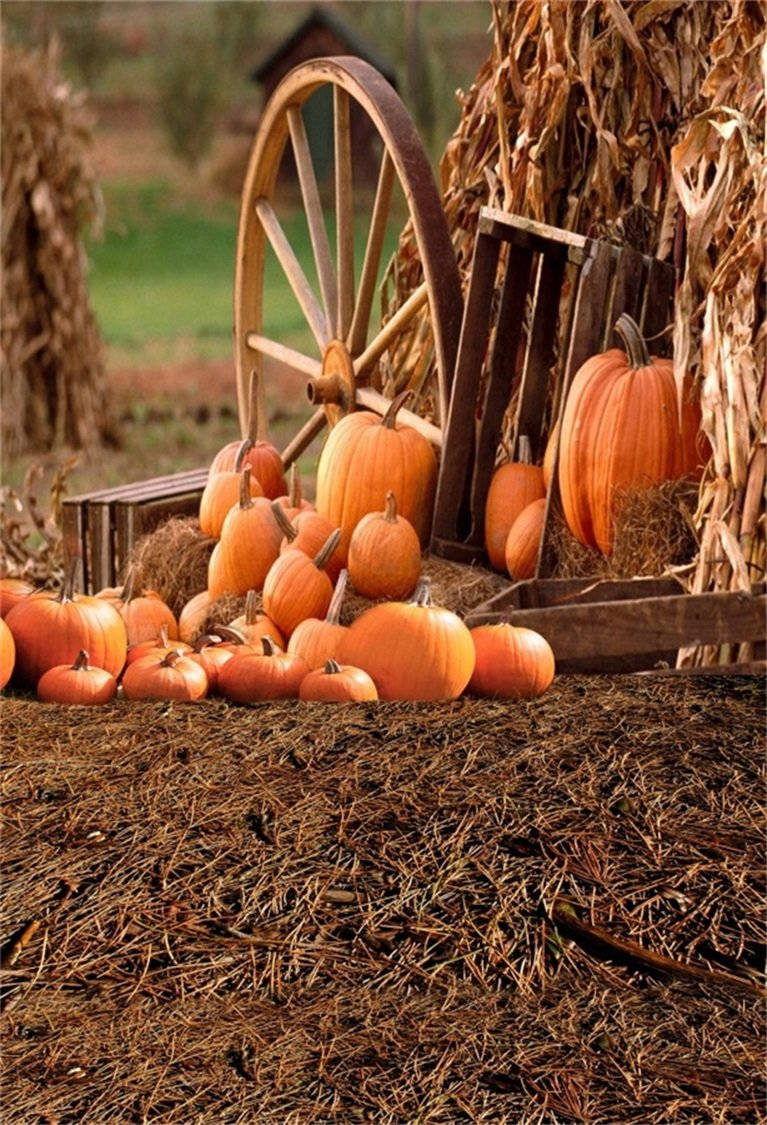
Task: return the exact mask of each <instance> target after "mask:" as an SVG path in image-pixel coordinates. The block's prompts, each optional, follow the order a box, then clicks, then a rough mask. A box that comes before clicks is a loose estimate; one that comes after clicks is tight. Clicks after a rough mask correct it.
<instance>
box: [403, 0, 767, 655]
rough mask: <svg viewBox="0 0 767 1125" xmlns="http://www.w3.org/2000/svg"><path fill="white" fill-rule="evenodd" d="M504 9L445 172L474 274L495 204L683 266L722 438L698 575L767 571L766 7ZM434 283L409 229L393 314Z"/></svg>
mask: <svg viewBox="0 0 767 1125" xmlns="http://www.w3.org/2000/svg"><path fill="white" fill-rule="evenodd" d="M492 11H493V44H492V50H491V52H490V55H489V57H488V59H487V60H486V62H485V63H484V65H483V66H482V67H481V69H480V71H479V73H478V75H477V77H476V80H475V82H474V84H473V86H472V87H471V89H470V90H469V92H468V94H465V95H463V94H460V95H459V98H460V101H461V106H462V113H461V121H460V124H459V126H458V128H457V130H456V132H455V134H454V136H453V137H452V138H451V140H450V141H449V143H448V145H447V147H446V149H445V152H444V155H443V158H442V163H441V169H440V172H441V183H442V189H443V200H444V206H445V213H446V216H447V220H448V225H449V227H450V229H451V231H452V234H453V241H454V245H455V249H456V255H457V258H458V264H459V269H460V272H461V276H462V278H463V283H464V289H465V288H466V286H467V284H468V280H469V274H470V268H471V254H472V250H473V243H474V231H475V226H476V220H477V215H478V212H479V209H480V207H481V206H483V205H485V204H487V205H490V206H496V207H501V208H504V209H506V210H509V211H513V212H516V213H518V214H521V215H525V216H528V217H531V218H534V219H538V220H541V221H544V222H547V223H551V224H553V225H554V226H559V227H563V228H565V229H567V230H574V231H577V232H579V233H581V234H585V235H588V236H592V237H600V238H606V239H609V240H611V241H613V242H616V243H618V244H622V245H623V244H625V245H630V246H633V247H634V248H635V249H637V250H639V251H641V252H644V253H649V254H654V255H656V256H657V257H659V258H661V259H663V260H672V261H673V262H674V263H675V265H676V266H677V268H678V269H679V277H680V289H679V294H678V300H677V304H676V310H675V319H674V325H673V342H674V363H675V369H676V370H677V372H678V374H679V378H680V380H681V376H682V373H683V372H684V371H685V370H690V371H691V373H692V376H693V378H694V380H695V382H696V384H697V385H698V386H699V388H700V391H701V400H702V404H703V411H704V427H705V429H706V432H707V433H708V435H709V437H710V439H711V442H712V448H713V457H712V461H711V465H710V466H709V469H708V472H707V474H706V476H705V478H704V481H703V482H702V485H701V492H700V502H699V505H698V510H697V513H696V530H697V533H698V535H699V537H700V539H701V549H700V553H699V557H698V561H697V562H696V564H694V566H693V567H692V568H691V570H690V572H689V574H688V578H689V582H690V586H691V588H692V589H695V590H700V591H702V590H719V589H722V590H724V589H733V588H734V589H737V588H741V587H743V586H747V585H749V584H750V583H751V582H753V581H756V580H760V579H762V578H763V577H764V567H765V536H766V529H765V512H764V476H765V459H766V457H767V453H766V451H765V414H766V412H767V391H766V390H765V328H764V321H765V300H764V285H763V275H764V246H765V235H766V234H767V231H766V229H765V218H766V207H767V194H766V193H767V186H766V177H767V171H766V169H765V134H764V120H765V73H767V54H766V53H765V38H766V37H765V9H764V7H763V5H760V4H758V3H755V2H748V0H731V2H726V3H725V2H722V3H718V4H700V3H695V2H691V0H623V2H621V0H588V2H586V3H577V4H575V3H568V2H565V0H543V2H540V0H519V2H518V3H504V2H501V0H496V2H495V3H493V6H492ZM420 280H421V278H420V264H419V262H418V257H417V254H416V253H415V252H414V239H413V237H412V232H410V231H408V230H407V229H406V230H405V231H404V232H403V235H402V239H401V243H400V250H399V253H398V255H397V258H396V259H395V261H394V263H393V265H392V267H391V269H390V271H389V273H388V275H387V278H386V284H385V286H384V289H383V305H382V309H383V316H384V318H386V317H387V316H388V315H390V313H391V311H392V310H393V309H394V308H396V307H398V305H399V304H401V303H402V301H403V300H404V299H405V298H406V297H407V296H408V294H409V293H410V292H412V290H413V289H414V288H415V286H416V285H417V284H418V283H419V281H420ZM425 316H426V314H425V313H424V317H425ZM669 329H671V326H669ZM422 330H423V326H422V324H420V323H419V322H416V323H415V324H414V325H413V326H412V328H411V333H412V334H413V335H415V334H416V333H420V332H422ZM411 343H412V340H411V339H410V338H408V337H407V336H405V337H404V338H402V339H401V341H400V345H399V347H400V350H399V353H398V355H397V356H396V357H393V360H392V363H391V370H392V371H393V372H397V385H399V386H402V385H406V384H407V383H409V382H412V367H413V358H414V357H417V356H418V349H417V348H414V349H412V351H410V350H409V349H410V345H411ZM411 357H412V358H411ZM559 375H560V373H559V372H558V371H554V372H553V383H554V384H555V385H554V386H552V388H551V389H552V392H553V393H554V394H556V391H557V387H556V383H557V380H558V378H559ZM423 378H424V373H423V372H421V373H420V374H419V379H420V380H421V381H423ZM509 417H511V412H509ZM740 655H741V656H742V657H744V658H746V657H748V655H749V652H748V651H747V650H746V649H744V650H743V651H742V653H741V654H740ZM722 657H723V659H730V658H731V657H732V654H730V653H726V654H722ZM685 658H686V659H690V658H691V656H690V654H687V655H686V657H685ZM701 658H703V659H706V660H707V661H709V660H711V659H713V658H714V654H712V653H710V652H709V653H706V654H703V655H702V656H701V654H698V656H697V657H696V659H701Z"/></svg>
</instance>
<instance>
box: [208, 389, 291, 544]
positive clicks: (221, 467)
mask: <svg viewBox="0 0 767 1125" xmlns="http://www.w3.org/2000/svg"><path fill="white" fill-rule="evenodd" d="M249 392H250V393H249V410H248V430H247V433H246V435H245V437H246V440H247V441H248V448H247V451H246V452H245V454H244V456H243V458H242V460H241V462H240V464H239V466H238V464H237V455H238V454H239V452H240V449H241V446H242V442H240V441H230V442H229V443H228V444H227V445H225V446H224V448H223V449H220V450H219V451H218V453H217V454H216V456H215V457H214V458H213V461H212V462H211V465H210V470H209V477H210V476H213V475H214V474H215V473H222V472H236V473H239V472H240V471H241V470H242V469H244V468H245V466H246V465H250V468H251V471H252V473H253V477H254V479H255V480H257V481H258V483H259V485H260V486H261V495H263V496H266V497H267V499H269V500H274V499H275V498H276V497H277V496H281V495H282V494H283V493H284V492H287V488H288V484H287V481H286V480H285V472H284V467H283V464H282V456H281V454H280V451H279V449H277V448H276V446H274V445H272V443H271V442H270V441H266V440H265V439H264V438H263V436H262V435H261V433H260V429H261V426H260V422H261V417H260V411H259V409H258V374H257V372H256V371H255V370H253V371H251V373H250V384H249ZM224 514H226V513H224ZM203 530H204V529H203Z"/></svg>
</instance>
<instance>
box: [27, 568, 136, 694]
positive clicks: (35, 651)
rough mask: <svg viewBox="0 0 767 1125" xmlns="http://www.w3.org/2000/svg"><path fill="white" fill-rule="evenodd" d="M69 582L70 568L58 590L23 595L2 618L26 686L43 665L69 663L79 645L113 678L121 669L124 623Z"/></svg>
mask: <svg viewBox="0 0 767 1125" xmlns="http://www.w3.org/2000/svg"><path fill="white" fill-rule="evenodd" d="M73 582H74V571H73V570H72V571H70V574H69V575H68V576H67V579H66V581H65V583H64V585H63V587H62V590H61V593H60V594H55V593H50V592H49V593H40V594H35V595H34V596H33V597H28V598H23V599H22V600H21V601H20V602H18V603H17V604H16V605H15V606H14V607H13V609H11V610H10V611H9V612H8V615H7V616H6V618H5V621H6V624H7V625H8V628H9V629H10V630H11V632H12V633H13V639H14V642H15V645H16V671H17V673H18V676H19V679H20V680H21V681H22V682H23V683H25V684H27V685H29V686H30V687H35V686H36V685H37V681H38V680H39V679H40V677H41V676H42V674H43V672H47V671H48V669H49V668H55V666H56V665H57V664H72V663H74V661H75V660H76V658H77V655H78V653H79V652H80V649H85V651H86V652H88V653H90V661H91V663H92V664H94V665H95V666H96V667H97V668H105V669H106V671H107V672H111V673H112V675H113V676H119V674H120V672H121V671H122V669H123V665H124V664H125V655H126V652H127V648H128V639H127V634H126V632H125V622H124V621H123V619H122V617H120V614H119V613H118V612H117V610H116V609H115V608H114V606H112V605H110V604H109V602H108V601H105V600H104V599H103V598H92V597H87V596H86V595H84V594H76V593H75V592H74V590H73Z"/></svg>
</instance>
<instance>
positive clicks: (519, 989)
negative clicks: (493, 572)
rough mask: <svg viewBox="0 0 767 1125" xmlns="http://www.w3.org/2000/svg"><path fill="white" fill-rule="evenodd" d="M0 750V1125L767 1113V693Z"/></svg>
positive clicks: (428, 711) (652, 681) (77, 739)
mask: <svg viewBox="0 0 767 1125" xmlns="http://www.w3.org/2000/svg"><path fill="white" fill-rule="evenodd" d="M2 734H3V740H4V744H5V747H4V753H5V758H4V760H5V771H4V773H5V777H4V804H3V810H4V826H3V845H4V846H3V853H4V876H3V884H2V889H3V896H4V906H3V919H4V922H3V940H4V957H3V963H4V965H5V966H6V967H5V969H4V971H3V973H2V983H3V1004H4V1011H3V1016H2V1028H3V1051H2V1062H3V1067H4V1111H3V1117H4V1121H5V1122H30V1121H36V1120H41V1121H43V1120H45V1121H58V1122H65V1121H66V1122H69V1121H72V1122H74V1121H89V1122H100V1121H107V1120H120V1121H144V1120H147V1121H158V1122H159V1121H162V1122H182V1121H184V1122H186V1121H217V1122H218V1121H226V1122H230V1121H231V1122H234V1121H249V1122H254V1121H257V1122H259V1125H261V1123H264V1125H272V1123H274V1125H276V1123H278V1122H279V1123H282V1122H296V1123H298V1122H301V1123H303V1122H309V1121H312V1122H326V1121H327V1122H347V1121H356V1120H369V1121H375V1122H392V1123H395V1122H416V1121H417V1122H440V1123H442V1122H444V1123H454V1122H461V1121H482V1122H509V1123H510V1125H511V1123H517V1122H525V1123H528V1122H538V1121H541V1122H543V1121H547V1122H548V1121H551V1122H554V1121H583V1122H591V1123H597V1122H610V1123H614V1122H637V1123H638V1122H642V1123H644V1122H658V1123H660V1122H676V1121H695V1122H700V1121H715V1122H734V1121H749V1122H750V1121H757V1120H762V1119H763V1118H762V1106H763V1104H764V1089H763V1080H762V1077H761V1071H762V1066H761V1063H762V1045H763V1034H764V1027H763V1016H764V1005H763V994H760V987H761V986H760V984H759V982H758V979H757V978H758V969H760V968H761V961H760V949H761V948H762V943H763V918H764V903H763V887H764V877H763V871H762V867H763V862H762V858H763V857H762V853H763V848H762V844H763V838H764V824H763V801H762V796H763V779H762V778H761V776H760V774H761V770H762V765H763V684H762V682H761V681H760V680H758V679H756V678H754V677H746V676H744V677H731V678H722V677H719V678H717V677H708V676H706V677H703V676H699V677H678V676H674V675H666V676H662V675H657V674H651V675H648V676H638V677H630V678H629V677H623V678H620V677H603V678H598V677H569V678H567V677H561V678H558V679H557V680H556V681H555V683H554V685H553V686H552V688H551V690H550V691H549V692H548V693H547V694H546V695H545V696H544V697H543V698H541V699H540V700H537V701H535V702H532V703H527V704H516V705H509V704H507V703H503V702H481V701H478V700H473V699H468V698H466V699H461V700H458V701H456V702H454V703H452V704H447V705H446V704H440V705H427V704H422V705H412V704H387V705H362V704H361V705H357V706H349V707H339V708H335V709H333V710H332V712H331V711H329V710H328V709H327V708H324V707H321V706H312V705H306V704H303V705H300V704H296V703H293V702H288V703H283V704H274V705H261V706H256V707H252V708H244V707H233V706H230V705H227V704H226V703H225V702H222V701H214V700H211V701H207V702H205V703H203V704H200V705H193V706H179V705H169V704H162V703H156V704H155V703H148V704H140V705H139V704H133V705H129V704H126V703H123V702H115V703H114V704H112V705H110V706H108V707H106V708H102V709H99V710H93V711H89V710H85V709H71V708H70V709H67V708H61V707H57V706H43V705H40V704H36V703H35V702H33V701H32V700H30V699H25V698H23V697H21V696H16V697H15V698H9V699H7V700H5V701H4V704H3V729H2ZM555 903H566V904H569V906H570V907H572V909H573V910H574V911H575V916H577V917H578V918H580V919H582V920H583V921H586V922H590V923H591V924H593V925H596V926H599V927H601V928H602V929H603V930H605V931H607V932H609V933H610V934H611V935H612V936H613V937H615V938H622V939H625V940H627V941H630V942H634V943H637V944H638V945H640V946H642V947H643V948H644V949H645V950H649V951H653V952H655V953H657V954H661V955H665V956H667V957H670V958H673V959H675V960H676V961H678V962H682V963H685V964H687V963H689V964H694V965H698V966H703V967H706V968H707V970H710V979H709V980H687V979H684V977H680V976H679V975H678V974H677V973H671V974H658V973H655V972H651V971H649V970H648V969H647V968H646V967H645V968H643V967H642V965H641V963H640V962H637V961H636V960H634V959H632V958H631V957H628V958H623V959H620V958H618V957H617V955H615V954H611V955H610V956H606V951H605V950H604V949H600V948H599V947H593V946H592V947H590V946H589V945H588V943H585V942H583V941H582V940H580V939H579V940H578V941H576V940H573V934H572V933H568V932H567V930H566V928H565V927H563V926H561V925H560V926H557V925H555V924H554V923H553V921H552V920H551V916H552V911H553V910H554V908H555ZM30 922H32V923H34V922H37V923H38V925H37V926H36V927H35V926H34V925H33V926H31V927H30V925H29V923H30ZM25 928H26V933H25V936H24V937H23V938H21V937H20V935H21V933H22V932H24V930H25ZM607 952H609V951H607ZM717 973H719V974H720V975H719V977H717ZM723 973H727V974H728V975H729V977H730V978H732V977H733V976H735V975H736V974H737V976H738V979H737V980H735V982H733V981H732V980H730V982H729V983H727V982H724V983H723V978H722V976H721V974H723Z"/></svg>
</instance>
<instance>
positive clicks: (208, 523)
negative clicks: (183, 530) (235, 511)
mask: <svg viewBox="0 0 767 1125" xmlns="http://www.w3.org/2000/svg"><path fill="white" fill-rule="evenodd" d="M249 449H250V442H249V441H248V440H247V439H246V440H245V441H243V442H240V448H239V452H238V453H237V457H236V458H235V462H234V467H233V468H231V469H224V470H222V471H221V472H218V473H211V474H209V476H208V481H207V484H206V485H205V488H204V489H203V493H202V496H201V497H200V529H201V531H203V532H204V534H205V535H210V536H211V538H213V539H219V538H220V537H221V528H222V526H223V523H224V520H225V519H226V517H227V515H228V513H229V510H230V508H233V507H234V506H235V505H236V503H237V500H238V498H239V496H240V490H241V488H242V472H243V469H244V468H247V469H248V471H249V476H248V489H249V492H250V495H251V496H263V495H264V490H263V488H262V487H261V485H260V484H259V483H258V480H257V479H256V478H255V477H254V476H253V473H252V470H251V469H250V466H249V465H247V466H246V464H245V454H246V453H247V451H248V450H249Z"/></svg>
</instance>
